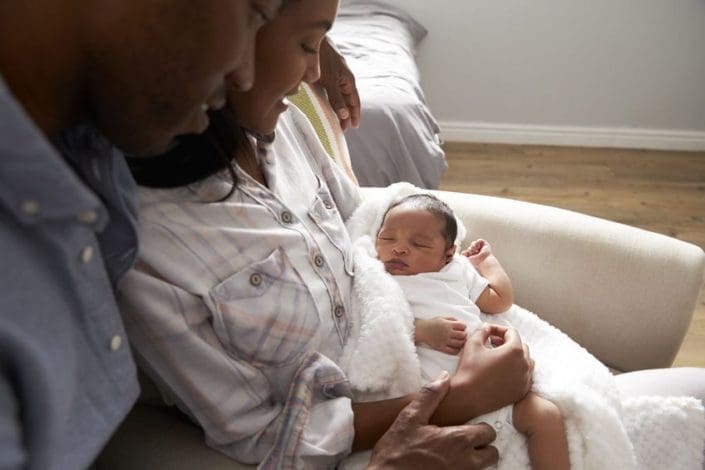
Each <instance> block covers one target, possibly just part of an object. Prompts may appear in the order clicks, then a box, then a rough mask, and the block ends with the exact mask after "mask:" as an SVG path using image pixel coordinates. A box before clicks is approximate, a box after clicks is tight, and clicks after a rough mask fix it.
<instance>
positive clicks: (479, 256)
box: [462, 238, 492, 266]
mask: <svg viewBox="0 0 705 470" xmlns="http://www.w3.org/2000/svg"><path fill="white" fill-rule="evenodd" d="M491 254H492V247H491V246H490V244H489V243H488V242H487V241H486V240H483V239H482V238H478V239H477V240H475V241H474V242H472V243H471V244H470V246H469V247H468V248H467V249H466V250H465V251H463V252H462V255H463V256H466V257H467V258H468V259H469V260H470V262H471V263H472V264H473V266H477V265H478V264H480V263H481V262H483V261H484V260H485V259H486V258H487V257H488V256H490V255H491Z"/></svg>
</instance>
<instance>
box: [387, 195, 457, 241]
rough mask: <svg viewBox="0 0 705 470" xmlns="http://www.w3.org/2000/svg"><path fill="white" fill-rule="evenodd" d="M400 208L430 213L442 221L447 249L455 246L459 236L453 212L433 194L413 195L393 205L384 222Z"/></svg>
mask: <svg viewBox="0 0 705 470" xmlns="http://www.w3.org/2000/svg"><path fill="white" fill-rule="evenodd" d="M398 206H406V207H412V208H414V209H421V210H425V211H428V212H430V213H431V214H433V215H434V216H435V217H438V218H439V219H440V220H441V221H443V222H445V227H444V229H443V232H441V235H443V237H444V238H445V239H446V249H448V248H450V247H451V246H453V244H454V243H455V237H456V236H458V223H457V222H456V221H455V215H454V214H453V210H452V209H451V208H450V207H449V206H448V204H446V203H445V202H443V201H441V200H440V199H438V198H437V197H436V196H434V195H432V194H412V195H410V196H406V197H404V198H402V199H400V200H398V201H397V202H395V203H393V204H391V205H390V206H389V209H387V212H385V213H384V217H383V218H382V219H383V220H384V218H385V217H387V214H388V213H389V211H390V210H392V209H394V208H395V207H398Z"/></svg>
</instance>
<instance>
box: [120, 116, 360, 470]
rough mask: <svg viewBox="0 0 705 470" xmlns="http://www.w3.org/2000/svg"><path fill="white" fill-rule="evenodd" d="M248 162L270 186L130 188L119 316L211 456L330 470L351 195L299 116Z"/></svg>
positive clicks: (335, 442) (344, 413) (340, 423)
mask: <svg viewBox="0 0 705 470" xmlns="http://www.w3.org/2000/svg"><path fill="white" fill-rule="evenodd" d="M257 155H258V159H259V163H260V165H261V168H262V171H263V173H264V176H265V179H266V181H267V186H266V187H265V186H263V185H261V184H259V183H258V182H257V181H255V180H254V179H252V178H251V177H250V176H249V175H247V174H246V173H245V172H244V171H242V170H241V169H240V168H239V167H238V168H236V172H237V176H238V178H239V184H238V187H237V189H236V190H235V191H234V193H233V194H232V195H231V196H230V197H228V198H227V199H226V200H225V201H220V202H214V201H218V199H220V198H221V197H222V196H223V195H224V194H227V192H228V191H229V190H230V187H231V182H230V179H229V176H228V174H227V172H225V173H221V174H217V175H214V176H212V177H210V178H207V179H205V180H203V181H200V182H198V183H196V184H192V185H189V186H187V187H182V188H176V189H146V188H142V189H141V190H140V211H141V212H140V218H141V220H140V222H141V227H140V240H141V247H140V254H139V261H138V263H137V266H136V267H135V269H133V270H132V271H131V272H130V273H129V274H128V275H127V276H126V278H125V280H124V281H123V282H122V284H121V286H120V296H119V300H120V305H121V310H122V314H123V318H124V321H125V325H126V328H127V330H128V334H129V336H130V338H131V341H132V345H133V347H134V349H135V353H136V358H137V360H138V362H139V363H140V364H141V366H142V367H143V369H144V370H145V371H146V372H147V374H148V375H149V376H150V377H151V378H152V379H153V380H154V382H155V383H156V384H157V386H158V388H159V389H160V390H161V392H162V395H163V396H164V398H165V399H166V400H168V401H170V402H172V403H175V404H176V405H178V406H179V407H180V408H181V409H182V410H183V411H184V412H185V413H187V414H188V415H189V416H190V417H191V418H192V419H193V420H194V421H195V422H197V423H198V424H199V425H200V426H201V427H203V429H204V430H205V434H206V440H207V443H208V444H209V445H210V446H212V447H214V448H216V449H219V450H220V451H222V452H224V453H226V454H228V455H230V456H232V457H233V458H235V459H237V460H239V461H241V462H245V463H261V464H262V466H263V467H272V468H273V467H278V468H296V467H301V466H307V467H329V466H333V465H335V463H336V462H337V461H338V460H339V459H340V458H342V457H343V456H344V455H346V454H347V453H349V452H350V448H351V445H352V439H353V415H352V409H351V401H350V398H349V397H350V392H349V387H348V383H347V380H346V378H345V376H344V374H343V373H342V371H341V370H340V368H339V367H338V366H337V365H336V360H337V359H338V358H339V357H340V355H341V353H342V350H343V346H344V344H345V341H346V339H347V336H348V334H349V331H350V328H351V324H350V322H351V319H350V318H349V315H348V312H349V310H350V291H351V284H352V274H353V268H352V253H351V245H350V239H349V237H348V234H347V231H346V230H345V226H344V220H345V219H347V218H348V217H349V216H350V215H351V214H352V212H353V211H354V209H355V207H356V206H357V205H358V203H359V201H360V196H359V192H358V188H357V186H355V184H353V183H352V182H351V181H350V180H349V178H348V177H347V176H346V175H345V174H344V173H343V171H342V170H341V169H340V168H339V167H337V166H336V165H335V164H334V163H333V162H332V161H331V160H330V159H329V158H328V157H327V155H326V154H325V152H324V150H323V148H322V147H321V145H320V143H319V142H318V140H317V138H316V136H315V134H314V132H313V130H312V128H311V126H310V124H309V123H308V121H306V118H305V117H304V116H303V115H302V114H300V112H298V111H297V110H295V109H291V110H289V111H287V112H286V113H284V114H283V115H282V117H281V118H280V122H279V125H278V126H277V131H276V139H275V140H274V142H273V143H272V144H271V145H269V146H266V147H265V146H261V145H260V146H259V147H258V152H257Z"/></svg>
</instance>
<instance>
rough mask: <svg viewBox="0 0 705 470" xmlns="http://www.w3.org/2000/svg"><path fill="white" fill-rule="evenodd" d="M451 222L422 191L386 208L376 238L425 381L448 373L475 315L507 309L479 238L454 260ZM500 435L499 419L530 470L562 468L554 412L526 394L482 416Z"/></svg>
mask: <svg viewBox="0 0 705 470" xmlns="http://www.w3.org/2000/svg"><path fill="white" fill-rule="evenodd" d="M457 230H458V228H457V223H456V220H455V216H454V215H453V212H452V211H451V209H450V207H448V205H446V204H445V203H444V202H443V201H441V200H439V199H438V198H436V197H434V196H432V195H428V194H415V195H412V196H408V197H406V198H404V199H402V200H400V201H399V202H397V203H395V204H392V205H391V206H390V207H389V209H387V212H386V213H385V215H384V219H383V221H382V226H381V227H380V230H379V232H378V234H377V239H376V243H375V245H376V249H377V257H378V258H379V259H380V260H381V261H382V263H383V264H384V267H385V269H386V270H387V272H389V273H390V274H392V275H394V278H395V279H396V280H397V281H398V282H399V284H400V285H401V287H402V289H403V290H404V293H405V295H406V297H407V299H408V301H409V304H410V306H411V310H412V312H413V314H414V317H415V320H414V329H415V341H416V342H417V343H420V345H421V347H419V349H418V355H419V359H420V361H421V368H422V372H423V374H424V377H425V378H426V379H429V378H431V377H435V376H437V375H438V374H439V373H440V371H441V370H447V371H448V372H449V373H453V371H454V370H455V368H456V366H457V363H458V359H457V357H456V356H457V355H458V353H459V352H460V350H461V349H462V348H463V345H464V344H465V339H466V337H467V334H468V332H469V331H473V330H474V329H476V328H478V327H480V326H481V325H482V321H481V320H480V317H479V314H480V313H481V312H484V313H489V314H493V313H501V312H504V311H506V310H507V309H508V308H509V307H510V306H511V305H512V302H513V300H512V285H511V282H510V281H509V277H508V276H507V274H506V273H505V271H504V269H503V268H502V266H501V265H500V264H499V262H498V261H497V259H496V258H495V256H494V255H493V254H492V248H491V246H490V244H489V243H487V242H486V241H485V240H475V241H474V242H473V243H472V244H471V245H470V247H469V248H468V249H467V250H465V251H463V252H462V256H458V255H456V256H454V254H455V251H456V247H455V244H454V243H455V238H456V235H457ZM483 420H489V421H490V424H492V425H494V427H495V430H496V431H497V436H498V439H497V440H498V441H500V440H501V437H502V432H503V431H502V422H503V421H504V422H506V423H507V424H511V425H513V426H514V428H515V429H516V430H517V431H518V432H520V433H522V434H524V435H525V436H526V438H527V445H528V449H529V459H530V461H531V466H532V468H533V469H549V468H550V469H568V468H570V459H569V457H568V443H567V440H566V436H565V429H564V426H563V419H562V417H561V413H560V410H559V409H558V407H557V406H556V405H555V404H553V403H552V402H550V401H548V400H546V399H544V398H541V397H539V396H538V395H536V394H534V393H532V392H530V393H528V394H527V395H526V396H525V397H524V398H522V399H521V400H520V401H518V402H516V403H515V404H514V405H513V406H509V407H506V408H503V409H501V410H498V411H496V412H494V413H493V416H492V418H491V419H488V417H487V416H484V417H483Z"/></svg>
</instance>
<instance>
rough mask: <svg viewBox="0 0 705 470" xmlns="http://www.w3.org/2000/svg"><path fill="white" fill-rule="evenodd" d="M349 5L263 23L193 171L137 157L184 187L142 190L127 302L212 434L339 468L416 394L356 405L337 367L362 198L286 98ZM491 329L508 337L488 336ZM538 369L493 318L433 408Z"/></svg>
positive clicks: (510, 395) (466, 414)
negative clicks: (246, 87) (350, 220)
mask: <svg viewBox="0 0 705 470" xmlns="http://www.w3.org/2000/svg"><path fill="white" fill-rule="evenodd" d="M336 8H337V2H335V1H332V0H298V1H291V2H288V4H287V6H286V7H285V8H284V9H283V10H282V12H281V14H280V15H279V16H278V17H277V19H276V20H274V21H273V22H272V23H271V24H270V25H268V26H266V27H265V28H263V29H262V31H261V33H260V34H259V36H258V40H257V52H256V64H255V69H256V81H255V84H254V86H253V88H252V89H251V90H250V91H249V92H248V93H239V92H237V91H236V90H231V91H230V93H229V96H228V101H229V109H226V110H225V111H224V112H223V113H220V114H218V115H212V116H211V117H212V118H213V119H212V122H211V128H210V129H209V132H208V134H207V136H206V137H205V138H203V139H200V138H197V139H187V140H185V141H183V142H182V144H181V146H180V147H179V148H177V149H175V150H174V152H172V154H171V155H169V157H170V158H173V157H174V155H178V156H179V157H180V159H181V160H182V162H184V163H185V166H183V167H180V168H189V170H188V171H181V172H175V171H174V167H170V166H166V165H165V162H173V161H174V160H173V159H157V160H154V161H153V162H144V163H142V162H140V164H139V166H136V167H135V175H136V177H137V179H138V181H139V182H141V183H143V184H149V185H152V186H160V187H162V188H163V187H165V186H177V187H174V188H171V189H143V191H142V193H141V210H142V213H141V220H142V227H141V236H142V249H141V255H140V261H139V263H138V265H137V268H136V269H135V270H134V271H132V272H131V273H130V274H129V275H128V276H127V278H126V279H125V281H124V283H123V284H122V286H121V290H122V295H121V299H120V301H121V305H122V311H123V317H124V319H125V323H126V327H127V329H128V332H129V334H130V338H131V341H132V344H133V346H134V348H135V352H136V355H137V359H138V362H140V363H141V364H142V366H143V368H144V369H145V371H147V373H148V374H149V375H150V376H151V377H152V379H154V381H155V382H156V383H157V385H158V386H159V388H160V389H161V390H162V392H163V394H164V396H165V398H166V399H167V400H170V401H172V402H174V403H176V404H177V405H178V406H179V407H180V408H181V409H182V410H183V411H184V412H186V413H187V414H189V415H190V416H191V417H192V418H193V419H194V420H195V421H196V422H198V423H199V424H200V425H201V426H202V427H203V428H204V430H205V433H206V439H207V441H208V443H209V444H210V445H211V446H213V447H216V448H218V449H220V450H221V451H223V452H225V453H226V454H228V455H230V456H232V457H234V458H235V459H237V460H240V461H243V462H249V463H259V462H261V463H265V464H266V463H270V464H277V465H289V464H292V465H296V464H302V463H303V464H305V465H310V466H317V467H319V466H332V465H334V464H335V463H336V462H337V461H338V460H339V459H340V458H342V457H343V456H344V455H346V454H347V453H348V452H350V450H351V449H355V450H356V449H364V448H369V447H371V446H372V445H374V443H375V442H376V441H377V440H378V439H379V437H380V436H381V434H382V433H384V432H385V431H386V430H387V428H388V427H389V425H390V424H391V423H392V421H393V420H394V419H395V418H396V416H397V415H398V414H399V412H400V410H401V409H402V408H403V407H404V405H406V404H407V403H409V401H411V399H412V398H413V397H412V396H406V397H400V398H399V399H394V400H387V401H383V402H375V403H364V404H363V403H359V404H353V403H351V400H350V398H349V396H350V394H349V390H348V388H347V384H346V381H345V377H344V375H343V374H342V371H341V370H340V369H339V368H338V366H337V365H336V363H335V361H336V360H337V359H338V358H339V357H340V355H341V353H342V348H343V346H344V344H345V340H346V338H347V335H348V332H349V330H350V327H351V321H354V320H355V319H353V318H350V317H349V310H350V309H349V305H350V289H351V280H352V275H353V272H352V264H351V261H352V260H351V256H350V243H349V239H348V236H347V234H346V232H345V229H344V225H343V221H344V220H345V219H346V218H347V217H348V216H350V214H351V213H352V211H353V210H354V209H355V207H356V206H357V204H358V202H359V201H360V196H359V194H358V190H357V188H356V187H355V186H354V185H353V184H352V183H351V182H350V181H349V179H347V177H346V176H345V175H344V174H342V172H341V171H340V170H339V169H338V168H337V167H336V166H335V165H334V164H332V163H331V161H330V159H329V158H328V157H327V156H326V155H325V153H324V151H323V149H322V148H321V146H320V143H319V142H318V141H317V139H316V137H315V135H314V134H313V132H312V130H311V129H310V126H309V125H308V122H307V121H306V120H305V118H304V117H303V116H302V115H300V113H297V112H296V111H295V110H293V109H292V110H289V109H287V104H286V99H285V97H286V95H288V94H291V93H294V92H295V91H296V90H297V88H298V85H299V83H300V82H301V81H302V80H303V81H308V82H312V81H315V80H316V79H317V78H318V73H319V72H318V55H317V50H318V48H319V46H320V44H321V40H322V38H323V36H324V34H325V32H326V31H327V29H328V28H329V27H330V24H331V23H332V21H333V19H334V17H335V12H336ZM233 110H235V111H236V114H237V118H238V123H239V124H240V125H241V126H242V127H244V128H247V129H248V132H247V133H243V132H242V130H241V128H240V127H239V126H236V125H235V124H234V123H233V121H232V119H229V117H228V116H229V114H228V113H229V112H232V111H233ZM230 117H232V116H230ZM275 131H276V138H274V134H275ZM231 159H232V160H233V161H232V162H231V161H230V160H231ZM196 180H198V181H196ZM182 185H183V186H182ZM490 335H492V336H497V337H501V340H500V342H501V341H502V340H503V341H504V343H503V344H502V345H500V347H498V348H495V349H487V348H485V347H484V346H483V345H484V343H485V340H486V339H487V338H488V337H489V336H490ZM530 374H531V364H530V360H529V359H528V354H527V352H526V350H525V348H524V347H523V345H522V343H521V341H520V340H519V338H518V337H517V336H516V334H515V333H514V332H513V331H512V330H504V329H500V328H496V329H486V330H484V331H482V332H480V333H478V334H477V335H475V336H473V337H471V338H469V339H468V343H467V346H466V348H465V350H464V354H463V356H462V358H461V362H460V366H459V369H458V371H457V372H456V374H454V376H453V378H452V380H451V384H450V390H449V391H448V394H447V395H446V397H445V399H444V400H443V402H442V403H441V404H440V405H439V407H438V409H437V411H436V413H435V415H434V420H435V422H437V423H439V424H459V423H463V422H465V421H467V420H468V419H469V418H471V417H474V416H477V415H479V414H481V413H483V412H486V411H489V410H492V409H496V408H498V407H500V406H502V405H506V404H509V403H512V402H514V401H516V400H517V399H519V398H520V397H521V396H523V395H524V393H525V392H526V391H527V389H528V387H529V377H530ZM488 377H491V379H488ZM446 386H447V385H446ZM468 397H472V399H468ZM385 439H386V438H385ZM490 440H491V437H490ZM486 442H487V441H486V440H485V441H482V442H478V443H477V444H478V445H482V444H483V443H486ZM488 453H490V451H489V450H488ZM495 459H496V457H495ZM488 461H489V462H490V463H491V459H490V460H488V458H485V460H483V461H482V462H483V463H482V464H478V468H480V466H483V465H485V464H486V463H487V462H488Z"/></svg>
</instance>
